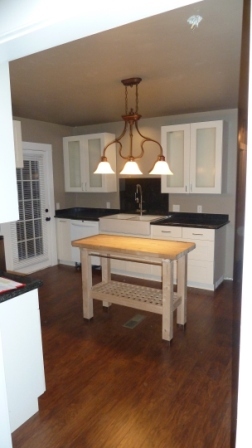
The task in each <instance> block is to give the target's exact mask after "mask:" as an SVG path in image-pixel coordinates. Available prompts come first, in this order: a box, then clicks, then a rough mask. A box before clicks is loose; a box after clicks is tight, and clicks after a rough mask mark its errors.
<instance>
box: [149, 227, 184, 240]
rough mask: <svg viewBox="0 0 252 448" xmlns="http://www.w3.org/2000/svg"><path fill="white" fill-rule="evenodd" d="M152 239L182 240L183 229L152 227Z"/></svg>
mask: <svg viewBox="0 0 252 448" xmlns="http://www.w3.org/2000/svg"><path fill="white" fill-rule="evenodd" d="M151 236H152V238H159V239H162V240H166V239H170V238H181V237H182V227H174V226H151Z"/></svg>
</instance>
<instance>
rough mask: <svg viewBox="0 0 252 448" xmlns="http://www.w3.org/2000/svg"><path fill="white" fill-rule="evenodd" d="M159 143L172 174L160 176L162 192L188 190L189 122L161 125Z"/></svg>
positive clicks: (183, 191) (182, 191)
mask: <svg viewBox="0 0 252 448" xmlns="http://www.w3.org/2000/svg"><path fill="white" fill-rule="evenodd" d="M161 144H162V147H163V150H164V155H165V158H166V160H167V162H168V163H169V166H170V168H171V171H172V172H173V175H172V176H161V191H162V193H188V192H189V165H190V164H189V157H190V124H182V125H174V126H162V127H161Z"/></svg>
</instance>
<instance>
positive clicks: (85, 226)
mask: <svg viewBox="0 0 252 448" xmlns="http://www.w3.org/2000/svg"><path fill="white" fill-rule="evenodd" d="M70 228H71V231H70V236H71V241H73V240H79V239H81V238H86V237H88V236H93V235H98V233H99V222H98V221H79V220H71V226H70ZM71 254H72V261H73V262H74V263H76V264H79V263H80V262H81V261H80V249H79V248H78V247H71ZM91 260H92V265H94V266H100V265H101V261H100V257H95V256H92V257H91Z"/></svg>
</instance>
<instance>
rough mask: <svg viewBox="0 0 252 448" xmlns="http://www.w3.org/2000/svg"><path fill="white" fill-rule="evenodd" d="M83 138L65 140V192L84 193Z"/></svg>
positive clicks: (67, 138)
mask: <svg viewBox="0 0 252 448" xmlns="http://www.w3.org/2000/svg"><path fill="white" fill-rule="evenodd" d="M82 152H83V142H82V136H75V137H64V138H63V156H64V179H65V191H69V192H81V191H83V183H82V182H83V181H82V178H83V174H82V167H83V162H82Z"/></svg>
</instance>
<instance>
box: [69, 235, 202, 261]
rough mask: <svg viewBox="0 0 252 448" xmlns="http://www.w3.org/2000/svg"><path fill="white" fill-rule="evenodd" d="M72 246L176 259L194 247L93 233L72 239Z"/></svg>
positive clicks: (148, 239) (184, 244) (192, 245)
mask: <svg viewBox="0 0 252 448" xmlns="http://www.w3.org/2000/svg"><path fill="white" fill-rule="evenodd" d="M72 246H74V247H79V248H80V249H82V248H83V249H88V250H95V251H97V252H100V253H101V252H103V253H104V252H108V254H109V253H115V254H118V255H119V254H129V255H134V256H137V257H140V258H141V257H146V256H147V257H155V258H160V259H162V258H166V259H169V260H176V259H178V258H179V257H181V256H183V255H185V254H187V253H188V252H190V251H191V250H193V249H194V248H195V244H194V243H187V242H183V241H164V240H152V239H150V238H136V237H131V236H118V235H102V234H100V235H95V236H91V237H88V238H82V239H80V240H75V241H72Z"/></svg>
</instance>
